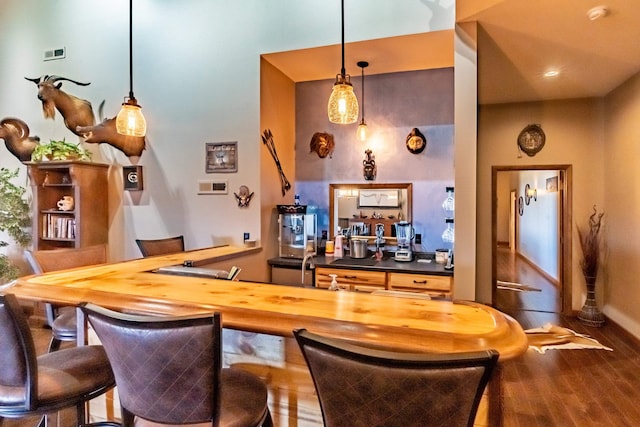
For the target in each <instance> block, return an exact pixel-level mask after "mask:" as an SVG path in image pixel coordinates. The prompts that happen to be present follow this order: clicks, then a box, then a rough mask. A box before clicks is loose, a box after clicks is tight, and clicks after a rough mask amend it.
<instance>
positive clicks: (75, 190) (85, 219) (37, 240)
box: [27, 161, 109, 250]
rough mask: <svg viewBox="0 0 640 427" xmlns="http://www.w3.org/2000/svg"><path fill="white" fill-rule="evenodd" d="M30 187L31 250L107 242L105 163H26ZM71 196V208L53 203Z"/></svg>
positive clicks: (106, 181) (75, 246) (106, 166)
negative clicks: (66, 208) (31, 200)
mask: <svg viewBox="0 0 640 427" xmlns="http://www.w3.org/2000/svg"><path fill="white" fill-rule="evenodd" d="M27 168H28V174H29V178H30V180H31V190H32V197H33V203H32V218H33V220H32V224H33V225H32V228H33V249H34V250H46V249H57V248H80V247H83V246H90V245H97V244H103V243H108V240H109V226H108V200H107V194H108V177H107V172H108V169H109V166H108V165H105V164H101V163H92V162H83V161H49V162H27ZM64 196H71V197H73V202H74V207H73V209H71V210H61V209H59V208H58V206H57V203H58V201H59V200H60V199H62V198H63V197H64Z"/></svg>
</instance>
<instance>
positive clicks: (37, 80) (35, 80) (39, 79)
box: [25, 77, 42, 84]
mask: <svg viewBox="0 0 640 427" xmlns="http://www.w3.org/2000/svg"><path fill="white" fill-rule="evenodd" d="M25 79H26V80H29V81H30V82H34V83H35V84H38V83H40V81H41V80H42V77H37V78H35V79H30V78H29V77H25Z"/></svg>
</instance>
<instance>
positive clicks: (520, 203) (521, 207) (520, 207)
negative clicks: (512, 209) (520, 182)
mask: <svg viewBox="0 0 640 427" xmlns="http://www.w3.org/2000/svg"><path fill="white" fill-rule="evenodd" d="M518 214H519V215H520V216H522V214H524V200H523V199H522V196H520V197H518Z"/></svg>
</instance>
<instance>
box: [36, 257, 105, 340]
mask: <svg viewBox="0 0 640 427" xmlns="http://www.w3.org/2000/svg"><path fill="white" fill-rule="evenodd" d="M25 257H26V258H27V261H28V262H29V264H30V265H31V268H32V269H33V272H34V273H36V274H41V273H48V272H51V271H58V270H67V269H70V268H76V267H86V266H88V265H94V264H104V263H106V262H107V245H92V246H85V247H82V248H62V249H51V250H41V251H25ZM45 313H46V316H47V324H48V325H49V326H50V327H51V335H52V336H51V342H50V343H49V352H52V351H56V350H58V349H59V348H60V344H61V343H62V341H76V340H77V337H78V328H77V321H76V312H75V308H74V307H61V306H58V305H54V304H51V303H45Z"/></svg>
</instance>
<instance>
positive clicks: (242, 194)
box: [233, 185, 253, 208]
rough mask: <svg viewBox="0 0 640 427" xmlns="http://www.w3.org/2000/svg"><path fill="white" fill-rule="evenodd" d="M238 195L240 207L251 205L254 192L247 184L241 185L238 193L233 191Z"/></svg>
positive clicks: (237, 199)
mask: <svg viewBox="0 0 640 427" xmlns="http://www.w3.org/2000/svg"><path fill="white" fill-rule="evenodd" d="M233 195H234V196H236V201H237V202H238V207H239V208H246V207H249V203H250V202H251V198H252V197H253V192H250V191H249V187H247V186H246V185H241V186H240V189H239V190H238V192H237V193H233Z"/></svg>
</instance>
